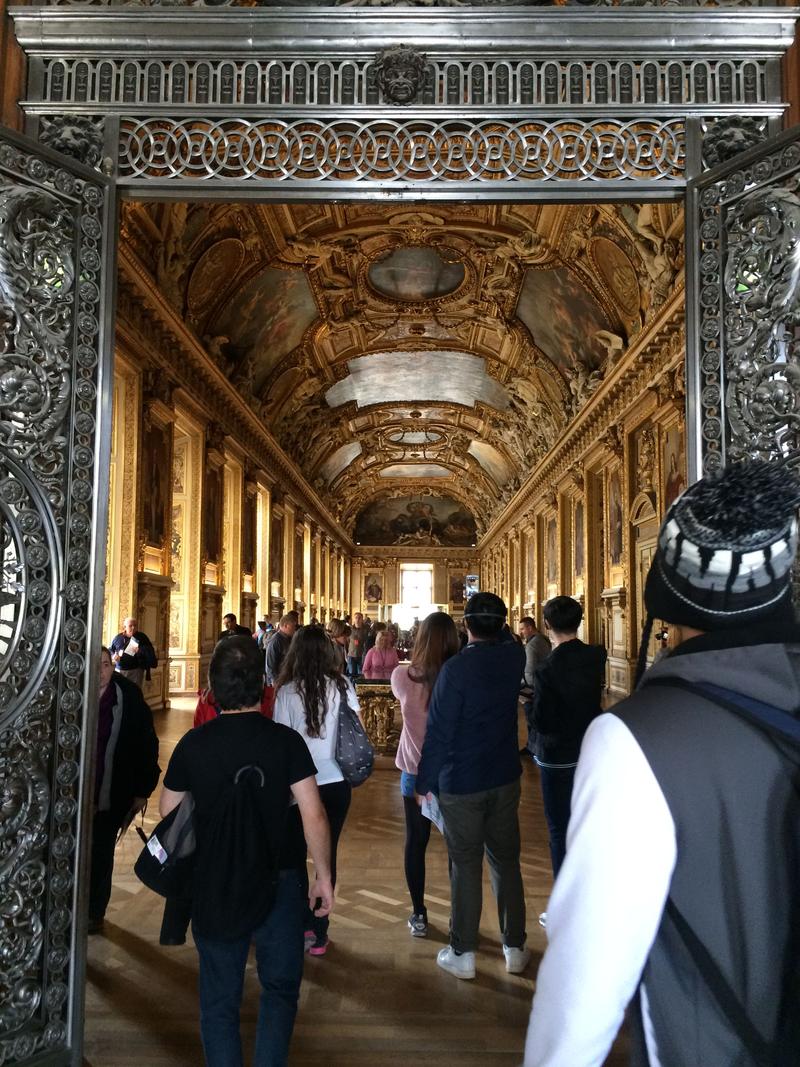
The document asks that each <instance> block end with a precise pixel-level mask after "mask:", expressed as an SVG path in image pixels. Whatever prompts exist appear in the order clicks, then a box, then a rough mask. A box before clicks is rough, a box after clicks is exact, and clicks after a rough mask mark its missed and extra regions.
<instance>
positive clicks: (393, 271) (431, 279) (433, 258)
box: [368, 247, 464, 303]
mask: <svg viewBox="0 0 800 1067" xmlns="http://www.w3.org/2000/svg"><path fill="white" fill-rule="evenodd" d="M368 277H369V281H370V285H372V287H373V288H374V289H376V290H377V291H378V292H379V293H381V295H383V296H388V297H390V298H391V299H392V300H408V301H412V302H414V303H420V302H422V301H424V300H436V299H438V298H439V297H442V296H448V295H449V294H450V293H454V292H455V291H456V289H458V287H459V286H460V285H461V283H462V282H463V281H464V264H463V263H448V262H447V260H445V259H442V257H441V256H440V255H439V253H438V252H437V251H436V250H435V249H433V248H420V247H413V248H397V249H395V251H394V252H390V253H389V255H388V256H384V258H383V259H381V260H379V261H378V262H377V263H373V264H372V266H371V267H370V268H369V275H368Z"/></svg>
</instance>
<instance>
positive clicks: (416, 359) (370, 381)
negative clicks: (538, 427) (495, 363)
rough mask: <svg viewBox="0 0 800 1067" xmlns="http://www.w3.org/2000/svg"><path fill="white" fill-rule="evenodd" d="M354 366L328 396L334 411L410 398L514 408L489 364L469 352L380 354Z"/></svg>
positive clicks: (370, 356) (400, 401) (351, 366)
mask: <svg viewBox="0 0 800 1067" xmlns="http://www.w3.org/2000/svg"><path fill="white" fill-rule="evenodd" d="M348 368H349V370H350V375H349V376H348V377H347V378H345V379H344V380H343V381H341V382H337V383H336V385H334V386H331V388H330V389H329V390H328V392H327V393H326V394H325V398H326V400H327V401H328V404H330V406H331V407H332V408H336V407H339V406H340V405H341V404H347V403H349V402H350V401H353V400H354V401H355V402H356V404H357V405H358V406H359V407H360V408H363V407H368V406H369V405H371V404H383V403H386V402H392V401H394V402H395V403H402V402H403V401H404V400H409V399H410V400H415V401H419V402H422V401H425V400H433V401H436V402H437V403H440V402H441V401H447V402H448V403H451V404H463V405H464V407H472V406H473V405H474V404H475V402H476V401H478V400H480V401H483V403H484V404H488V405H489V406H490V407H494V408H497V409H498V410H500V411H502V410H503V409H504V408H506V407H508V397H507V396H506V393H505V390H504V389H503V387H502V386H501V385H499V383H498V382H496V381H494V379H493V378H490V377H489V375H488V374H487V373H486V361H485V360H484V359H482V358H481V357H480V356H472V355H469V353H467V352H374V353H373V354H372V355H369V356H362V357H361V358H360V359H354V360H351V361H350V363H349V364H348Z"/></svg>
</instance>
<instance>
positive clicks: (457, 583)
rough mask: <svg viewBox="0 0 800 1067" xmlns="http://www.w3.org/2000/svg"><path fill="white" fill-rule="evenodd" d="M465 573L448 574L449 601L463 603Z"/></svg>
mask: <svg viewBox="0 0 800 1067" xmlns="http://www.w3.org/2000/svg"><path fill="white" fill-rule="evenodd" d="M466 580H467V576H466V574H451V575H450V603H451V604H453V605H455V604H463V603H464V585H465V583H466Z"/></svg>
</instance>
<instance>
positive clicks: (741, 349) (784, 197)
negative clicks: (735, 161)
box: [724, 188, 800, 459]
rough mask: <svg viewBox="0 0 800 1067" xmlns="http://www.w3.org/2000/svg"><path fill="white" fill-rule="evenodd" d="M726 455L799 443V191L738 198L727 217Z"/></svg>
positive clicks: (765, 453) (777, 449) (764, 451)
mask: <svg viewBox="0 0 800 1067" xmlns="http://www.w3.org/2000/svg"><path fill="white" fill-rule="evenodd" d="M724 283H725V299H726V305H727V308H726V310H727V314H726V317H725V326H726V334H727V363H728V385H727V389H726V391H725V406H726V411H727V415H728V420H729V424H730V432H731V458H733V459H740V458H742V457H743V456H745V455H760V456H765V457H767V456H771V455H775V453H776V452H783V451H785V450H786V449H788V448H796V447H797V445H798V441H800V358H798V357H800V348H799V347H798V345H797V342H796V340H795V333H796V328H797V326H798V324H799V323H800V303H799V302H798V296H799V295H800V197H799V196H798V195H797V192H794V191H792V190H789V189H785V188H778V189H767V190H763V191H762V190H758V191H756V192H753V193H751V194H749V195H748V196H746V197H744V199H742V200H741V201H740V203H739V204H737V205H736V207H735V208H734V210H733V211H732V213H731V215H730V217H729V222H728V256H727V260H726V263H725V278H724Z"/></svg>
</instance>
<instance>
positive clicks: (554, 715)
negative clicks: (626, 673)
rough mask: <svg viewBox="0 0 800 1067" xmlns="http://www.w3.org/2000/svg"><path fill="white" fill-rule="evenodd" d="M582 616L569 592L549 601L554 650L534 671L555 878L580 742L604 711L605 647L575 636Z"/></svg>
mask: <svg viewBox="0 0 800 1067" xmlns="http://www.w3.org/2000/svg"><path fill="white" fill-rule="evenodd" d="M582 619H583V608H582V607H581V605H580V604H579V603H578V601H577V600H574V599H573V598H572V597H571V596H556V597H553V599H552V600H548V601H547V603H546V604H545V606H544V625H545V629H546V630H547V633H548V636H549V638H550V643H551V645H552V648H553V650H552V652H551V653H550V655H549V656H548V657H547V659H545V661H544V662H543V663H541V664H540V665H539V666H538V667H537V668H536V671H535V674H534V685H533V701H532V705H533V706H532V709H531V723H532V726H533V729H534V740H533V758H534V760H535V761H536V763H537V764H538V765H539V774H540V778H541V784H542V800H543V802H544V817H545V819H546V820H547V829H548V832H549V835H550V861H551V863H552V866H553V877H555V876H556V875H557V874H558V872H559V869H560V867H561V864H562V863H563V862H564V855H565V852H566V848H567V826H568V825H569V813H570V800H571V797H572V783H573V780H574V778H575V767H576V765H577V763H578V755H579V753H580V750H581V741H582V740H583V735H584V734H585V733H586V729H587V727H588V726H589V723H590V722H591V721H592V719H594V718H596V717H597V716H598V715H599V714H600V711H601V710H602V709H601V707H600V698H601V694H602V690H603V682H604V678H605V667H606V650H605V649H604V648H603V647H602V645H585V644H584V643H583V641H581V640H580V639H579V637H578V627H579V626H580V624H581V620H582Z"/></svg>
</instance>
